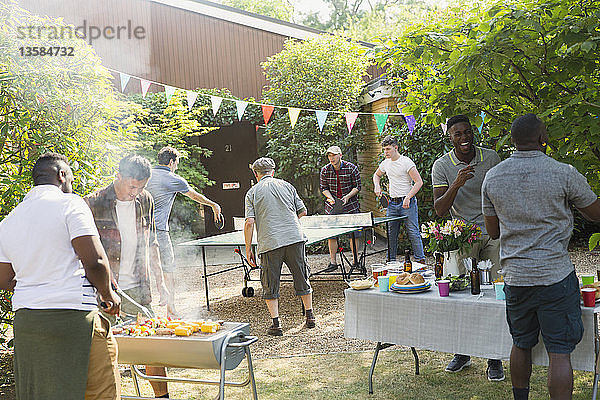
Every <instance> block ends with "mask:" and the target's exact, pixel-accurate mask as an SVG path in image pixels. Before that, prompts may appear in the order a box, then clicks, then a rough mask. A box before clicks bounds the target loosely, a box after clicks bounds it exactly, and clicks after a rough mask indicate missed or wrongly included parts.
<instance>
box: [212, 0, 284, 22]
mask: <svg viewBox="0 0 600 400" xmlns="http://www.w3.org/2000/svg"><path fill="white" fill-rule="evenodd" d="M221 3H222V4H224V5H226V6H230V7H235V8H239V9H242V10H246V11H250V12H253V13H256V14H260V15H264V16H267V17H271V18H277V19H280V20H282V21H288V22H293V21H294V7H293V6H292V4H290V2H289V1H286V0H223V1H222V2H221Z"/></svg>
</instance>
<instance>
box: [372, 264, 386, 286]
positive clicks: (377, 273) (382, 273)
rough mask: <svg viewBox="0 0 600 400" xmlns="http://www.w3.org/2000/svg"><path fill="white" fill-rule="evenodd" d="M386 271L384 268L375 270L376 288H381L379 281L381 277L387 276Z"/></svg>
mask: <svg viewBox="0 0 600 400" xmlns="http://www.w3.org/2000/svg"><path fill="white" fill-rule="evenodd" d="M384 272H385V270H384V269H382V268H377V269H373V280H374V281H375V286H379V281H378V280H377V279H378V278H379V277H380V276H384V275H385V273H384Z"/></svg>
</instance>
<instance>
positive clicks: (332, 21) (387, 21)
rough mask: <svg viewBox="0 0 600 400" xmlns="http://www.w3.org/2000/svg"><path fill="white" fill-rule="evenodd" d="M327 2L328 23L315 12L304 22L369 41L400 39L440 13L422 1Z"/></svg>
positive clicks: (437, 9) (314, 26)
mask: <svg viewBox="0 0 600 400" xmlns="http://www.w3.org/2000/svg"><path fill="white" fill-rule="evenodd" d="M325 3H327V4H328V5H329V9H330V10H331V11H330V14H329V15H328V17H327V18H328V19H327V20H325V21H324V20H323V19H322V17H321V16H320V15H319V13H316V12H315V13H309V14H307V15H305V16H304V17H303V18H302V23H303V24H304V25H306V26H310V27H313V28H317V29H322V30H325V31H329V32H337V33H340V34H343V35H344V36H347V37H351V38H352V39H354V40H364V41H367V42H370V41H372V40H374V39H375V38H377V37H397V36H399V35H401V34H402V32H403V31H404V29H406V27H407V26H409V25H410V24H413V23H417V22H419V21H423V20H424V19H427V18H429V15H430V14H432V13H434V12H436V11H439V7H437V6H435V5H431V4H428V3H426V2H424V1H420V0H403V1H394V0H378V1H365V0H355V1H352V2H348V1H340V0H325Z"/></svg>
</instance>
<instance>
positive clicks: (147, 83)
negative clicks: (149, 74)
mask: <svg viewBox="0 0 600 400" xmlns="http://www.w3.org/2000/svg"><path fill="white" fill-rule="evenodd" d="M140 85H142V97H146V93H148V88H149V87H150V81H147V80H145V79H140Z"/></svg>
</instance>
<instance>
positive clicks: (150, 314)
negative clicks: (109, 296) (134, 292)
mask: <svg viewBox="0 0 600 400" xmlns="http://www.w3.org/2000/svg"><path fill="white" fill-rule="evenodd" d="M110 285H111V286H112V289H113V290H114V291H115V292H117V293H118V294H119V296H122V297H125V298H126V299H127V300H129V301H130V302H131V303H132V304H133V305H134V306H136V307H137V308H139V309H140V310H142V312H143V313H144V315H145V316H146V317H148V318H154V314H153V313H152V312H151V311H150V310H148V308H147V307H145V306H143V305H141V304H140V303H138V302H137V301H135V300H134V299H132V298H131V297H130V296H129V295H128V294H127V293H125V292H124V291H123V290H122V289H121V288H120V287H118V286H117V284H116V283H114V282H111V283H110ZM100 305H101V306H102V307H106V306H107V305H106V303H105V302H101V303H100Z"/></svg>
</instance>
